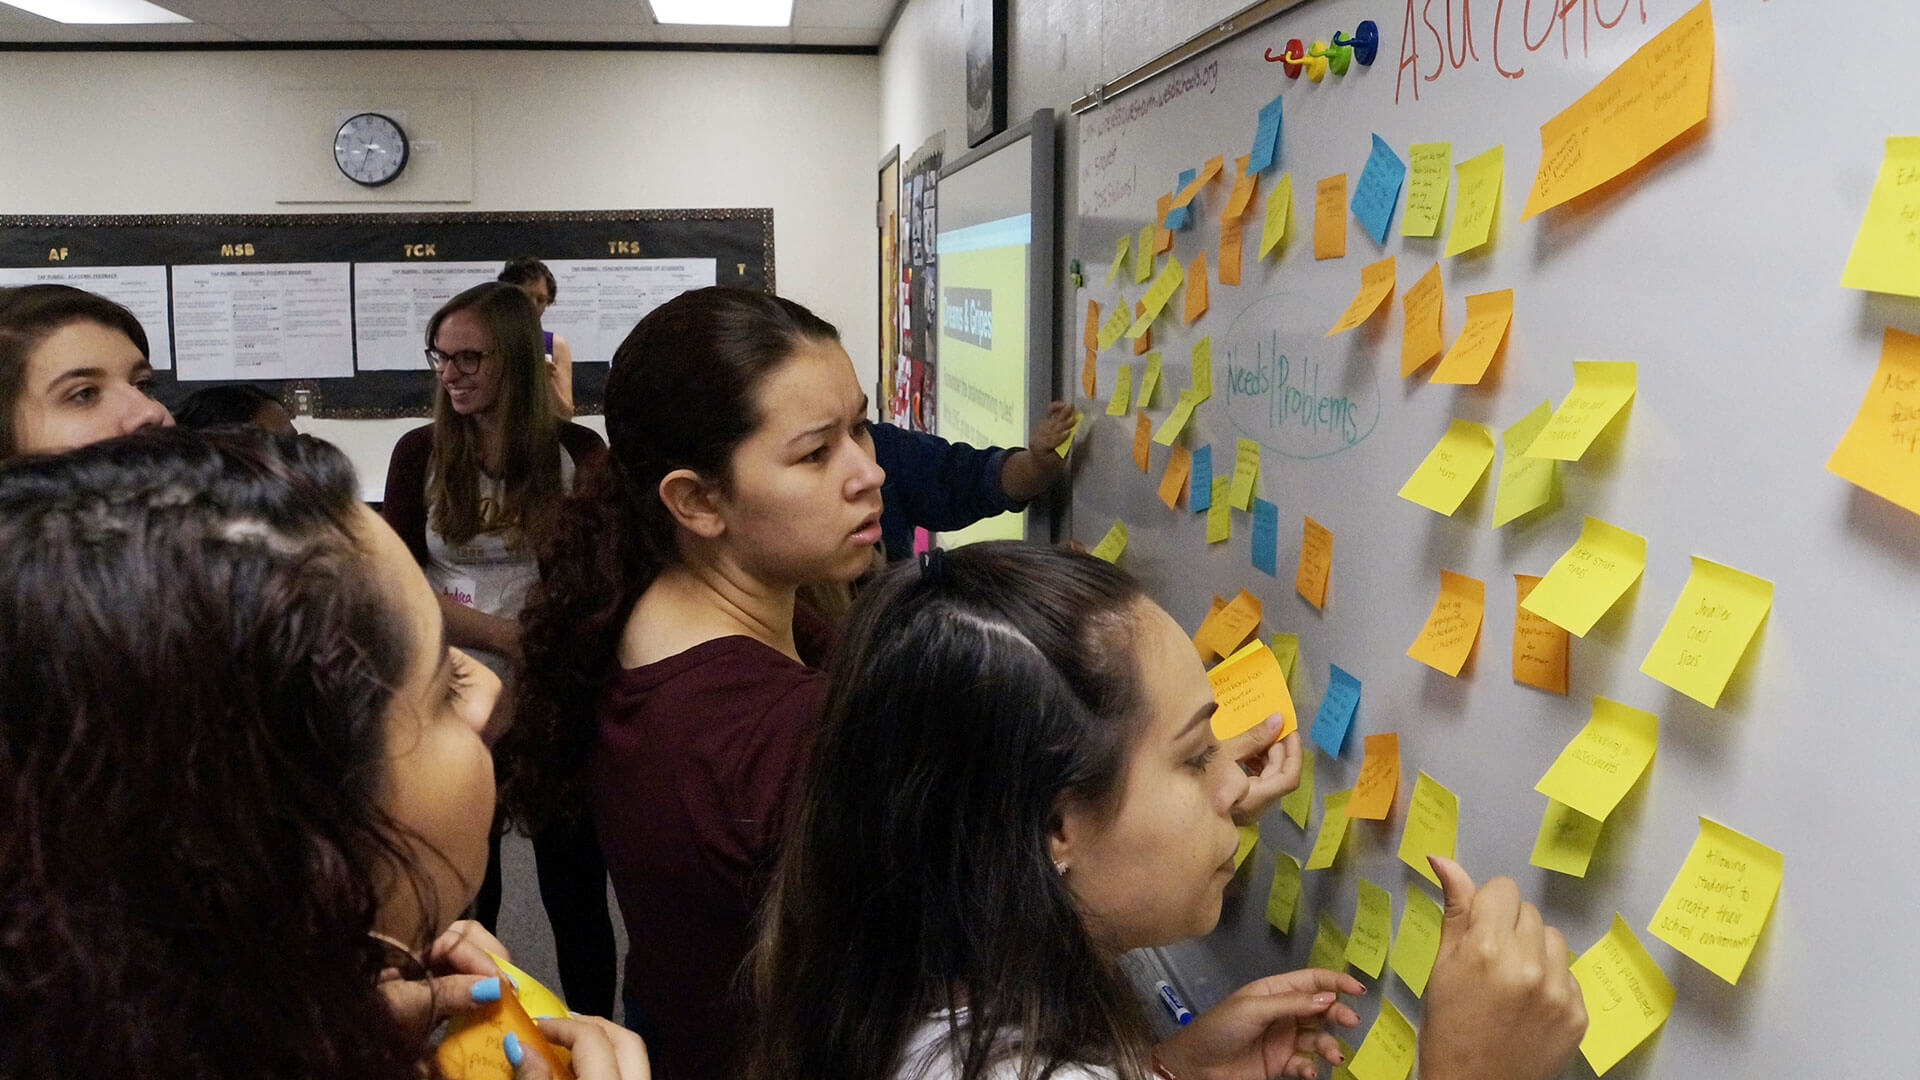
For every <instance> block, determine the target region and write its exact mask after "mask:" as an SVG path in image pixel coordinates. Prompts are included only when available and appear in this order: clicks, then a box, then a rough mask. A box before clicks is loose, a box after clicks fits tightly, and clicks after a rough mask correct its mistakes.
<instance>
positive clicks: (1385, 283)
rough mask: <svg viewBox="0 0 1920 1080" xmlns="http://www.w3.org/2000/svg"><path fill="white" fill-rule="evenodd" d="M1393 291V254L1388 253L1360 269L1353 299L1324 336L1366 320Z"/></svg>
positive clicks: (1343, 331)
mask: <svg viewBox="0 0 1920 1080" xmlns="http://www.w3.org/2000/svg"><path fill="white" fill-rule="evenodd" d="M1392 291H1393V256H1391V255H1389V256H1387V257H1386V258H1384V259H1381V260H1380V261H1379V262H1376V263H1372V264H1370V265H1369V266H1367V267H1366V268H1365V269H1363V270H1361V271H1360V288H1359V289H1357V290H1355V291H1354V294H1353V300H1352V301H1351V302H1349V303H1348V304H1347V310H1345V311H1343V312H1341V313H1340V317H1339V318H1338V319H1336V320H1334V323H1333V326H1331V327H1330V328H1328V330H1327V333H1326V336H1327V337H1332V336H1333V335H1335V334H1344V333H1346V332H1347V331H1349V330H1351V329H1353V328H1354V327H1356V326H1359V325H1360V324H1361V323H1363V322H1366V321H1367V319H1368V318H1370V317H1372V315H1373V313H1374V312H1375V311H1378V310H1379V309H1380V301H1382V300H1385V299H1386V298H1387V294H1388V293H1391V292H1392Z"/></svg>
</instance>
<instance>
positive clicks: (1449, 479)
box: [1400, 418, 1493, 517]
mask: <svg viewBox="0 0 1920 1080" xmlns="http://www.w3.org/2000/svg"><path fill="white" fill-rule="evenodd" d="M1492 464H1493V432H1491V431H1488V430H1487V428H1486V425H1484V424H1476V423H1474V422H1473V421H1471V420H1461V419H1457V418H1456V419H1454V420H1453V421H1452V422H1451V423H1449V424H1448V425H1447V430H1446V434H1444V435H1442V436H1440V441H1439V442H1437V443H1435V444H1434V445H1433V449H1432V450H1429V451H1427V456H1426V458H1425V459H1423V460H1422V461H1421V462H1420V466H1419V467H1418V468H1416V469H1414V470H1413V475H1412V476H1409V477H1407V482H1406V483H1405V484H1402V485H1401V486H1400V497H1401V498H1403V499H1405V500H1407V501H1408V502H1411V503H1418V504H1419V505H1421V506H1424V507H1426V508H1427V509H1429V510H1432V511H1433V512H1434V513H1437V514H1446V515H1448V516H1449V517H1450V516H1452V515H1453V513H1454V511H1456V510H1458V509H1460V504H1461V503H1463V502H1465V501H1466V499H1467V494H1468V493H1469V492H1471V491H1472V490H1473V489H1474V487H1475V486H1476V485H1478V484H1479V483H1480V478H1481V477H1483V476H1485V475H1486V474H1487V467H1488V466H1490V465H1492Z"/></svg>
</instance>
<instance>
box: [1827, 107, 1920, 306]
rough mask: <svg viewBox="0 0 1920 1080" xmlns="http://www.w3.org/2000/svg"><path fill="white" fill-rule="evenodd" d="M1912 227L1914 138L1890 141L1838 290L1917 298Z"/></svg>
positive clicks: (1919, 179)
mask: <svg viewBox="0 0 1920 1080" xmlns="http://www.w3.org/2000/svg"><path fill="white" fill-rule="evenodd" d="M1915 221H1920V136H1913V135H1895V136H1891V137H1889V138H1888V139H1887V152H1886V156H1885V157H1883V158H1881V159H1880V175H1879V176H1877V177H1875V178H1874V181H1873V193H1872V194H1871V195H1869V196H1868V197H1867V213H1866V216H1865V217H1863V218H1861V219H1860V231H1859V232H1858V233H1855V234H1854V237H1853V250H1852V251H1851V252H1849V253H1848V255H1847V267H1846V270H1845V271H1843V272H1842V273H1841V275H1840V284H1841V285H1843V286H1845V287H1847V288H1849V289H1868V290H1871V291H1873V292H1884V293H1896V294H1898V295H1900V296H1920V235H1916V234H1915V232H1914V229H1913V222H1915Z"/></svg>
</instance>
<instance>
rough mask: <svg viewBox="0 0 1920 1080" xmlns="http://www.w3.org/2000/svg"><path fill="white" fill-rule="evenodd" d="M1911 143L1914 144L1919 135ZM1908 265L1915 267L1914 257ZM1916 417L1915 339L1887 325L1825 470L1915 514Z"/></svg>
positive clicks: (1918, 485) (1919, 382) (1919, 395)
mask: <svg viewBox="0 0 1920 1080" xmlns="http://www.w3.org/2000/svg"><path fill="white" fill-rule="evenodd" d="M1914 142H1915V143H1917V144H1920V138H1916V139H1915V140H1914ZM1916 152H1920V151H1916ZM1914 170H1915V171H1914V175H1915V177H1917V178H1920V164H1916V165H1915V166H1914ZM1914 191H1915V193H1916V195H1915V198H1916V199H1920V180H1916V183H1915V185H1914ZM1916 213H1920V211H1916ZM1913 265H1914V266H1915V267H1920V260H1916V261H1915V262H1914V264H1913ZM1916 272H1917V273H1920V270H1917V271H1916ZM1915 295H1920V293H1916V294H1915ZM1917 417H1920V337H1915V336H1913V335H1912V334H1908V333H1903V332H1901V331H1899V330H1894V329H1891V328H1889V329H1888V330H1887V331H1886V333H1885V334H1884V335H1883V336H1882V338H1881V341H1880V366H1879V368H1878V369H1877V370H1875V371H1874V373H1873V381H1872V382H1870V383H1868V384H1867V395H1866V397H1864V398H1862V399H1860V411H1859V412H1858V413H1856V414H1855V415H1854V418H1853V423H1852V424H1849V425H1848V426H1847V433H1846V434H1845V435H1843V436H1841V438H1840V445H1839V446H1837V447H1835V448H1834V450H1833V456H1831V457H1829V458H1827V471H1828V472H1831V473H1833V474H1834V475H1835V476H1840V477H1844V478H1845V479H1846V480H1848V481H1850V482H1852V483H1855V484H1858V485H1860V486H1861V487H1863V488H1866V489H1867V490H1868V491H1871V492H1873V493H1874V494H1875V495H1878V496H1880V497H1881V498H1883V499H1886V500H1888V501H1890V502H1892V503H1893V504H1894V505H1896V506H1901V507H1904V508H1906V509H1907V510H1910V511H1912V512H1913V513H1916V514H1920V424H1917V423H1916V422H1915V418H1917Z"/></svg>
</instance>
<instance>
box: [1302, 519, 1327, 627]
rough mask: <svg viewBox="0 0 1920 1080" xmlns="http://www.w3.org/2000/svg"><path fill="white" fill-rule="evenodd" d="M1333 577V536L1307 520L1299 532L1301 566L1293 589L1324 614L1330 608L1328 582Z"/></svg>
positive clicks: (1310, 520) (1323, 528) (1312, 521)
mask: <svg viewBox="0 0 1920 1080" xmlns="http://www.w3.org/2000/svg"><path fill="white" fill-rule="evenodd" d="M1332 573H1333V533H1332V532H1330V531H1329V530H1328V529H1327V527H1326V526H1325V525H1322V524H1320V523H1319V522H1317V521H1315V520H1313V519H1312V518H1307V519H1306V521H1305V522H1304V523H1303V524H1302V525H1301V528H1300V565H1299V568H1298V569H1297V570H1295V571H1294V575H1293V587H1294V589H1295V590H1296V591H1298V592H1299V593H1300V595H1301V596H1302V597H1304V598H1305V599H1306V601H1307V603H1309V604H1312V605H1313V606H1314V607H1317V608H1321V609H1322V610H1324V609H1325V608H1326V606H1327V579H1328V578H1329V577H1331V576H1332Z"/></svg>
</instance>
